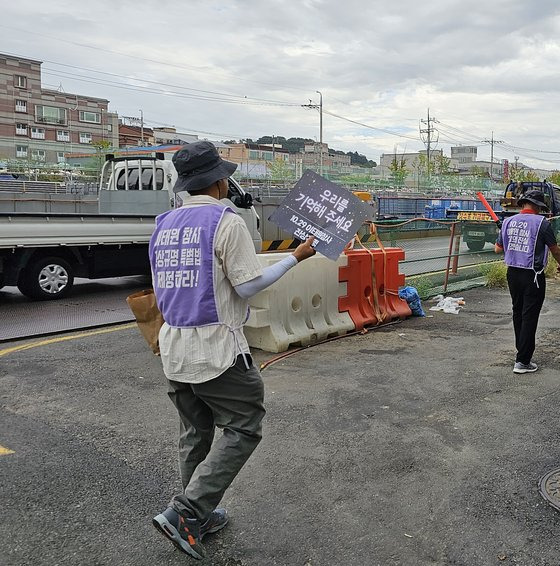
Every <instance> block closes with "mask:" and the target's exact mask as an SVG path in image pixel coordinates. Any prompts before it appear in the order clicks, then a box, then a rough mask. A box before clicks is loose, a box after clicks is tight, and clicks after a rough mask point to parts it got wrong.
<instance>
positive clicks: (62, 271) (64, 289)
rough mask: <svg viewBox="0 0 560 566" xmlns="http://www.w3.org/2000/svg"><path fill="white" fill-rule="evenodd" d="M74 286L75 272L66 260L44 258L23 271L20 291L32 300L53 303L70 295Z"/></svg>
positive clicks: (19, 282) (19, 283) (19, 284)
mask: <svg viewBox="0 0 560 566" xmlns="http://www.w3.org/2000/svg"><path fill="white" fill-rule="evenodd" d="M73 284H74V270H73V269H72V266H71V265H70V264H69V263H68V262H67V261H66V260H64V259H62V258H60V257H43V258H40V259H37V260H36V261H34V262H33V263H31V264H30V265H29V266H27V267H26V268H25V269H24V270H23V271H22V273H21V275H20V278H19V281H18V289H19V290H20V291H21V293H22V294H24V295H25V296H26V297H29V298H31V299H38V300H40V301H52V300H56V299H61V298H62V297H65V296H66V295H68V293H70V290H71V289H72V286H73Z"/></svg>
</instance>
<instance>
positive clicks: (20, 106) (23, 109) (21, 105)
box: [16, 100, 27, 112]
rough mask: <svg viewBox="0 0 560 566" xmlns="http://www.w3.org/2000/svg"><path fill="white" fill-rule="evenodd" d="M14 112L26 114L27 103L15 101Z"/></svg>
mask: <svg viewBox="0 0 560 566" xmlns="http://www.w3.org/2000/svg"><path fill="white" fill-rule="evenodd" d="M16 112H27V102H26V101H25V100H16Z"/></svg>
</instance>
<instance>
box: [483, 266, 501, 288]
mask: <svg viewBox="0 0 560 566" xmlns="http://www.w3.org/2000/svg"><path fill="white" fill-rule="evenodd" d="M480 272H481V274H482V275H484V277H486V285H487V286H488V287H507V267H506V265H505V263H504V262H503V261H496V262H492V263H485V264H484V265H481V266H480Z"/></svg>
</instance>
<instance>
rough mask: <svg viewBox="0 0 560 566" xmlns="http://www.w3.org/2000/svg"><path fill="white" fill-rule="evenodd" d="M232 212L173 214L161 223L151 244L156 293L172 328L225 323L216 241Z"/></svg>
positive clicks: (212, 208)
mask: <svg viewBox="0 0 560 566" xmlns="http://www.w3.org/2000/svg"><path fill="white" fill-rule="evenodd" d="M226 212H231V213H233V214H235V213H234V212H233V210H232V209H231V208H227V207H224V206H219V205H213V204H209V205H204V206H196V207H185V208H178V209H176V210H170V211H169V212H165V213H164V214H161V215H159V216H158V217H157V218H156V229H155V230H154V233H153V235H152V237H151V239H150V247H149V254H150V263H151V266H152V272H153V276H154V293H155V295H156V300H157V304H158V307H159V309H160V311H161V314H162V315H163V319H164V320H165V322H167V324H169V326H174V327H176V328H188V327H193V326H207V325H209V324H218V323H220V320H219V317H218V311H217V307H216V297H215V295H214V238H215V236H216V232H217V230H218V226H219V225H220V222H221V220H222V218H223V216H224V214H225V213H226Z"/></svg>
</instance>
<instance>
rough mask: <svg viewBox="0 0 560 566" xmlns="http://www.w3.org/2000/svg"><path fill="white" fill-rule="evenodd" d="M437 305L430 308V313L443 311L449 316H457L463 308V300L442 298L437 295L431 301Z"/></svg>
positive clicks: (460, 298)
mask: <svg viewBox="0 0 560 566" xmlns="http://www.w3.org/2000/svg"><path fill="white" fill-rule="evenodd" d="M433 300H434V301H437V304H436V305H434V306H433V307H430V310H431V311H443V312H446V313H449V314H459V310H460V309H462V308H463V306H464V304H465V300H464V299H463V297H444V296H443V295H437V296H436V297H434V299H433Z"/></svg>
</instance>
